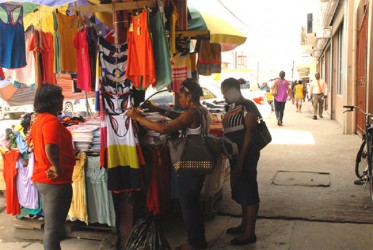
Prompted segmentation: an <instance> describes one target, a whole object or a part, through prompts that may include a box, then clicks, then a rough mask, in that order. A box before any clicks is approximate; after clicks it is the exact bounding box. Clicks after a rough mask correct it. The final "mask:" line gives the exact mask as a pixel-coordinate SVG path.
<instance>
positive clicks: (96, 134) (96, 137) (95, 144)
mask: <svg viewBox="0 0 373 250" xmlns="http://www.w3.org/2000/svg"><path fill="white" fill-rule="evenodd" d="M90 150H94V151H96V150H100V130H99V129H96V130H95V131H93V139H92V146H91V148H90Z"/></svg>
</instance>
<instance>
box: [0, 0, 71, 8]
mask: <svg viewBox="0 0 373 250" xmlns="http://www.w3.org/2000/svg"><path fill="white" fill-rule="evenodd" d="M4 2H9V1H5V0H0V3H4ZM15 2H16V3H33V4H40V5H45V6H49V7H55V6H61V5H65V4H68V3H72V2H76V0H18V1H15Z"/></svg>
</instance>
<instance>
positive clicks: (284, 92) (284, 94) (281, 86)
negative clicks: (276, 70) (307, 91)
mask: <svg viewBox="0 0 373 250" xmlns="http://www.w3.org/2000/svg"><path fill="white" fill-rule="evenodd" d="M279 77H280V78H279V79H277V80H276V81H275V82H274V84H272V86H271V92H272V93H276V94H275V95H274V96H275V98H274V99H275V113H276V118H277V125H278V126H282V124H283V119H284V110H285V104H286V101H287V98H288V96H290V97H291V98H292V100H293V96H292V90H291V86H290V84H289V82H288V81H287V80H285V71H280V74H279Z"/></svg>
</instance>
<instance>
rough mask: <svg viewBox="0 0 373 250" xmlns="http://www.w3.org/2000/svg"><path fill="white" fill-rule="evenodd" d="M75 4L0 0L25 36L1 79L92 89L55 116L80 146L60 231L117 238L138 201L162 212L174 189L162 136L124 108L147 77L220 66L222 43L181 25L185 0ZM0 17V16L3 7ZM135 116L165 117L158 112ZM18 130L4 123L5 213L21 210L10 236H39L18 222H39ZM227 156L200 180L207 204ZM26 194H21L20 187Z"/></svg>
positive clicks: (176, 85)
mask: <svg viewBox="0 0 373 250" xmlns="http://www.w3.org/2000/svg"><path fill="white" fill-rule="evenodd" d="M59 2H63V1H62V0H61V1H59ZM84 2H85V1H84ZM80 3H81V1H78V2H74V3H72V4H70V5H63V6H58V7H56V6H54V7H49V8H48V7H46V6H42V5H33V7H32V6H28V7H29V8H30V9H28V10H27V11H28V15H25V14H24V13H23V11H25V10H23V5H22V4H12V3H2V4H1V5H0V7H2V8H3V10H5V12H6V13H7V14H8V15H14V13H16V12H14V13H13V11H14V10H16V9H19V10H20V11H19V12H17V14H18V13H21V14H19V15H18V19H14V18H13V19H12V21H13V22H15V23H17V25H19V26H20V27H21V31H20V30H17V31H16V32H17V34H18V35H16V36H18V37H22V38H23V40H24V42H23V43H22V44H20V45H17V46H18V49H22V50H23V48H24V52H25V53H24V54H22V53H18V52H17V53H18V54H12V55H13V56H17V58H19V60H17V62H18V64H13V62H12V61H10V60H8V61H6V60H4V61H2V60H0V69H1V68H4V73H5V75H4V76H3V75H0V77H1V79H0V80H3V81H4V80H8V81H11V82H12V84H13V85H14V83H15V82H20V83H21V84H23V85H25V86H31V85H32V86H33V88H34V89H36V88H37V87H38V86H39V85H40V84H44V83H52V84H57V85H60V86H62V87H63V89H64V93H63V94H64V95H65V96H66V95H68V94H69V93H67V92H70V91H67V90H66V89H67V87H66V86H67V85H70V86H71V88H70V89H71V92H76V91H83V93H84V96H85V97H87V96H90V97H93V96H95V98H96V101H95V108H94V111H95V112H92V113H91V112H88V113H89V114H91V116H87V117H84V118H82V119H79V117H64V116H63V115H62V116H61V117H60V118H61V122H64V123H65V124H66V126H67V128H68V129H69V130H70V132H71V133H72V135H73V141H74V145H75V148H76V149H79V153H77V154H76V165H75V168H74V173H73V190H74V191H73V193H74V195H73V201H72V205H71V208H70V211H69V214H68V220H69V223H68V225H70V226H68V228H69V229H68V230H67V236H70V237H82V238H84V237H86V238H91V239H99V240H101V239H103V238H105V237H107V236H108V235H111V234H117V233H118V232H119V234H120V235H119V238H120V241H121V245H123V244H124V242H125V240H126V239H127V238H128V236H129V234H130V232H131V229H132V226H133V224H134V221H135V220H136V218H138V215H137V214H136V213H137V212H138V211H142V210H141V209H143V208H145V210H146V211H148V212H150V213H152V214H153V215H158V214H161V213H164V212H166V211H168V209H170V208H171V206H172V200H173V199H175V198H177V191H176V190H175V189H174V187H173V181H174V178H173V175H174V173H173V171H172V167H171V165H172V164H171V163H170V156H169V152H168V148H167V146H166V143H165V137H164V136H163V135H160V134H157V133H155V132H154V131H148V130H141V128H140V129H139V127H138V126H137V125H136V124H135V123H134V121H132V120H131V119H130V118H128V117H127V116H126V114H125V111H126V109H127V108H129V107H132V106H139V104H140V103H141V102H143V101H144V96H145V90H146V89H147V88H149V87H150V86H152V87H153V88H156V89H158V90H161V89H164V88H167V89H168V91H170V92H173V93H174V94H175V95H177V93H178V91H179V89H180V84H181V83H182V82H183V81H184V80H186V79H187V78H194V79H195V80H197V81H198V75H199V74H204V75H211V74H213V73H220V71H221V51H222V47H221V44H219V43H212V42H211V41H210V40H209V39H210V31H209V30H207V29H202V30H188V19H191V18H192V16H191V15H190V14H191V12H192V11H191V10H189V11H188V7H187V1H186V0H174V1H172V0H170V1H167V0H158V1H156V0H148V1H123V2H119V1H112V2H111V3H107V2H106V3H104V1H102V2H99V1H91V0H88V3H89V4H88V3H87V2H86V5H81V4H80ZM25 6H26V5H25ZM0 13H1V12H0ZM192 13H194V12H192ZM0 18H2V20H4V19H3V18H4V16H3V15H2V16H0ZM22 19H23V20H24V21H22ZM9 20H10V19H9ZM24 23H27V24H28V25H29V26H28V27H26V26H24ZM0 28H1V25H0ZM18 29H19V28H18ZM1 32H2V31H1ZM191 40H193V42H191ZM243 42H244V40H243V41H242V43H243ZM4 44H5V45H4ZM193 45H194V48H193V49H192V50H191V47H193ZM2 47H7V48H9V47H10V44H9V43H8V41H5V40H4V39H3V40H1V39H0V59H1V58H2V57H3V56H5V52H4V51H5V50H2ZM191 51H192V52H191ZM14 53H15V52H14ZM5 58H8V55H6V56H5ZM24 66H26V67H24ZM17 68H19V69H17ZM21 71H22V72H21ZM1 72H2V71H1ZM25 75H27V76H29V77H26V78H25V77H24V76H25ZM4 78H5V79H4ZM1 87H2V86H1V84H0V93H1ZM77 89H78V90H77ZM175 99H176V100H177V98H175ZM176 106H177V103H176ZM144 115H146V116H147V117H148V118H150V119H153V120H154V121H157V122H167V118H166V117H164V116H162V115H160V114H159V113H158V114H154V113H146V112H145V114H144ZM24 119H25V118H24ZM214 119H215V120H214V123H212V127H211V128H210V132H211V133H215V135H222V126H221V123H220V120H219V116H216V115H215V116H214ZM27 129H28V128H27V127H26V126H24V124H21V125H19V126H16V128H13V129H12V130H13V131H8V132H9V133H8V136H7V138H6V141H5V142H3V149H4V150H3V151H2V152H3V154H2V155H3V159H4V177H5V182H6V196H7V210H6V212H7V213H8V214H11V215H14V216H17V217H18V218H20V219H21V218H23V220H20V221H22V222H19V223H18V224H17V225H18V229H20V230H19V231H18V233H19V235H18V236H19V237H26V238H27V237H28V239H30V238H32V237H34V238H40V237H41V236H40V235H38V236H32V235H31V234H27V233H25V230H27V229H30V228H31V229H41V228H42V226H41V224H42V223H41V222H40V221H42V219H40V218H42V204H40V201H39V200H38V194H37V190H36V188H35V187H34V186H33V184H32V182H31V181H30V176H31V175H32V161H33V156H32V153H31V152H29V151H28V147H27V145H26V144H25V141H27ZM9 135H11V136H9ZM10 137H12V138H10ZM11 140H13V141H14V143H13V144H11V143H10V141H11ZM226 164H227V161H226V159H225V158H224V157H223V156H222V157H221V159H220V160H219V164H218V167H217V168H216V169H215V170H214V172H213V173H212V174H211V175H210V176H208V178H207V179H206V182H205V186H204V189H203V198H204V199H205V200H206V203H207V204H208V205H207V206H206V207H207V208H210V209H211V208H212V205H213V203H214V202H215V200H216V194H217V193H219V192H221V189H222V186H223V183H224V181H225V177H226V170H227V165H226ZM22 190H23V191H22ZM25 190H26V191H25ZM26 193H27V194H30V195H27V196H24V194H26ZM139 194H140V195H139ZM30 197H33V198H32V200H29V199H30ZM139 197H140V198H139ZM139 199H141V200H142V201H143V202H144V201H145V202H144V203H145V206H144V207H140V205H138V203H141V202H138V201H139ZM74 221H79V223H75V224H73V222H74ZM25 223H26V224H25ZM27 223H31V226H30V224H27ZM77 225H79V226H77ZM87 228H88V229H89V228H91V229H94V230H97V229H99V230H101V231H100V232H101V233H102V234H100V235H98V234H97V231H95V232H94V233H88V232H87V231H86V229H87ZM83 229H84V230H85V231H84V233H83ZM79 230H80V231H79Z"/></svg>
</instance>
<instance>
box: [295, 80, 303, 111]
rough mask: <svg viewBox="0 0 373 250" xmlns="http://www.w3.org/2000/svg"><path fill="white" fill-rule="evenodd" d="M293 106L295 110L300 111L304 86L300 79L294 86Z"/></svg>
mask: <svg viewBox="0 0 373 250" xmlns="http://www.w3.org/2000/svg"><path fill="white" fill-rule="evenodd" d="M294 96H295V106H296V108H297V112H299V113H302V111H301V109H302V103H303V101H304V86H303V83H302V80H299V81H298V84H297V85H296V86H294Z"/></svg>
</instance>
